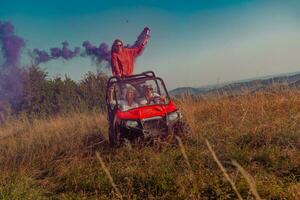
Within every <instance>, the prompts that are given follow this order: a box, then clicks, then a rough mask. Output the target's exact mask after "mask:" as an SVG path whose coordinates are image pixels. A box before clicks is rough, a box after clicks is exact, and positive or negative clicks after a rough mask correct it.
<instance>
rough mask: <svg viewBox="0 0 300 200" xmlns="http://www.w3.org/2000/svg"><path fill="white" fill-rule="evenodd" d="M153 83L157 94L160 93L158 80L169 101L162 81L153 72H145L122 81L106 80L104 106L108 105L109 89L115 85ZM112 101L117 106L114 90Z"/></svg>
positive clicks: (115, 77)
mask: <svg viewBox="0 0 300 200" xmlns="http://www.w3.org/2000/svg"><path fill="white" fill-rule="evenodd" d="M149 80H152V81H155V84H156V86H157V89H158V92H159V93H161V91H160V89H161V88H160V87H159V83H158V80H159V81H160V83H161V85H162V87H163V89H164V90H165V93H166V97H167V98H168V99H170V96H169V93H168V90H167V88H166V85H165V83H164V81H163V80H162V79H161V78H160V77H157V76H156V75H155V73H154V72H153V71H146V72H142V73H141V74H135V75H131V76H126V77H124V79H119V78H118V77H117V76H112V77H110V78H109V79H108V81H107V88H106V104H107V105H109V102H108V93H109V89H110V88H111V87H112V86H113V85H116V84H132V83H134V82H139V81H149ZM113 95H114V99H115V100H116V104H117V105H118V99H117V98H116V96H117V94H116V90H114V94H113Z"/></svg>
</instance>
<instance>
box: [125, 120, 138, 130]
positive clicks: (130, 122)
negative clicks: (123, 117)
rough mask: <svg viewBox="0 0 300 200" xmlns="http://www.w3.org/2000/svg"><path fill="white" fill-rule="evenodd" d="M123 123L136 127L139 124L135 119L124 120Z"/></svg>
mask: <svg viewBox="0 0 300 200" xmlns="http://www.w3.org/2000/svg"><path fill="white" fill-rule="evenodd" d="M125 125H126V126H128V127H133V128H135V127H137V126H138V125H139V124H138V122H137V121H134V120H128V121H126V122H125Z"/></svg>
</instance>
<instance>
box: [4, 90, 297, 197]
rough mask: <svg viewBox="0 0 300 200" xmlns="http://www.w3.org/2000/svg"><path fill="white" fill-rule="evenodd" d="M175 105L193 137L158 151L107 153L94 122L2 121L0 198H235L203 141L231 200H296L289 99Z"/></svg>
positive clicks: (261, 96)
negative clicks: (213, 153)
mask: <svg viewBox="0 0 300 200" xmlns="http://www.w3.org/2000/svg"><path fill="white" fill-rule="evenodd" d="M176 103H177V105H178V106H179V107H180V109H181V111H182V112H183V115H184V116H185V118H186V119H187V121H188V122H189V124H190V125H191V126H192V129H193V132H194V133H195V134H194V135H193V138H189V139H186V140H183V143H181V144H180V145H179V146H177V145H173V144H169V145H165V146H164V147H163V148H156V147H155V146H140V145H137V146H135V145H124V146H123V147H121V148H117V149H110V148H109V147H108V145H107V122H106V116H105V114H100V113H74V114H71V115H66V116H58V117H53V118H48V119H46V120H45V119H33V120H28V119H26V118H25V117H24V118H21V119H15V120H10V121H8V122H6V123H5V124H4V125H2V126H1V127H0V171H1V174H0V199H22V198H26V199H48V198H54V199H118V198H120V196H121V198H123V199H190V198H193V199H195V198H197V199H236V198H237V195H236V192H235V191H234V190H233V189H232V187H231V185H230V183H228V181H227V180H226V179H225V177H224V175H223V172H222V171H221V170H220V168H219V167H218V165H217V163H216V162H215V160H214V158H213V156H212V154H211V152H210V151H209V149H208V147H207V146H206V143H205V141H206V139H207V140H208V141H209V142H210V144H211V145H212V147H213V149H214V152H215V154H216V156H217V158H218V160H219V162H220V164H222V166H223V167H224V169H225V170H226V173H227V174H228V176H229V177H230V179H231V180H232V182H233V183H234V185H235V187H236V190H237V192H238V193H239V194H240V196H241V198H243V199H254V198H257V195H258V196H260V197H261V198H265V199H299V198H300V189H299V188H300V153H299V152H300V93H299V91H297V90H286V91H280V92H274V91H272V92H269V93H255V94H246V95H242V96H219V97H201V98H192V97H186V98H185V99H181V100H176ZM183 149H184V151H183ZM96 151H99V152H100V154H101V160H102V164H105V165H104V166H105V168H106V170H107V171H105V170H103V167H101V165H100V164H101V163H100V164H99V162H98V160H97V159H96V157H95V152H96ZM233 160H234V161H236V162H232V161H233ZM238 166H239V167H238ZM240 167H241V168H240ZM241 169H243V170H244V171H241ZM107 174H109V175H110V177H111V179H110V178H109V177H108V176H107ZM245 174H246V175H248V177H247V178H249V179H247V178H245ZM112 181H113V183H114V186H113V185H112V184H111V183H112ZM250 184H252V185H250ZM254 186H255V189H256V191H254V190H251V187H252V189H253V188H254ZM115 188H117V189H118V192H117V193H116V192H115V191H116V189H115ZM255 192H257V193H255Z"/></svg>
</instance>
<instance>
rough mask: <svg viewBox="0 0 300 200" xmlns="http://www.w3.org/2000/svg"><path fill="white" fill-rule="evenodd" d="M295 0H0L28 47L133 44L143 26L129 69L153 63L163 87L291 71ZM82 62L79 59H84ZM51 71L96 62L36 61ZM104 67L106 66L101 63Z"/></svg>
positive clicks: (294, 66)
mask: <svg viewBox="0 0 300 200" xmlns="http://www.w3.org/2000/svg"><path fill="white" fill-rule="evenodd" d="M83 8H84V9H83ZM298 8H300V2H297V1H289V2H285V3H283V2H280V1H248V0H245V1H242V0H234V1H221V2H218V3H217V2H207V1H190V3H189V4H185V3H184V1H179V2H176V3H174V2H173V3H172V2H171V1H163V2H162V1H120V2H119V1H110V2H104V1H95V0H92V1H90V2H89V3H87V2H85V1H80V0H75V1H73V2H72V5H70V2H63V3H61V2H58V1H57V0H52V1H45V2H39V1H34V0H30V1H27V2H18V3H16V2H14V1H6V0H4V2H2V5H1V8H0V21H10V22H11V23H12V24H13V25H14V26H15V34H16V35H18V36H20V37H22V38H24V39H25V41H26V47H25V48H24V49H23V54H22V60H21V61H22V65H26V64H29V63H30V60H29V58H28V56H27V51H28V50H32V49H34V48H40V49H43V50H49V49H50V48H52V47H61V42H63V41H68V42H69V43H70V49H73V48H74V47H76V46H80V47H81V45H82V42H83V41H85V40H89V41H92V43H93V44H95V45H97V46H98V45H99V44H100V43H101V42H105V43H107V44H108V45H109V46H110V45H111V43H112V42H113V40H114V39H115V38H121V39H122V40H123V41H124V43H125V44H133V42H134V41H135V40H136V37H137V36H138V34H139V33H140V32H141V31H142V29H143V28H144V27H145V26H149V27H150V29H151V38H150V43H149V44H148V46H147V47H146V49H145V51H144V53H143V55H141V56H140V57H139V58H138V59H137V62H136V66H135V72H136V73H139V72H142V71H147V70H153V71H154V72H155V73H156V74H158V75H159V76H160V77H162V78H163V79H164V81H165V82H166V85H167V87H168V89H169V90H172V89H174V88H177V87H201V86H205V85H212V84H217V83H226V82H235V81H238V80H246V79H252V78H254V77H264V76H272V75H277V74H285V73H295V72H297V71H299V62H300V57H299V56H298V55H297V53H298V52H299V51H300V35H299V34H298V33H299V30H300V26H299V25H300V14H299V13H298V12H297V10H299V9H298ZM83 66H84V67H83ZM40 67H41V68H42V69H45V70H47V71H48V72H49V75H50V76H51V77H52V76H57V75H60V76H64V75H65V74H67V75H68V76H70V77H71V78H72V79H75V80H79V79H80V78H81V77H82V76H83V75H84V74H85V73H87V72H88V71H92V72H95V71H96V70H97V67H96V66H95V64H94V63H93V62H91V61H90V59H88V58H74V59H72V60H70V61H64V60H55V61H50V62H48V63H45V64H40ZM106 72H108V74H109V75H110V70H106Z"/></svg>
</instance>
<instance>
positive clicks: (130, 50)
mask: <svg viewBox="0 0 300 200" xmlns="http://www.w3.org/2000/svg"><path fill="white" fill-rule="evenodd" d="M149 33H150V29H149V28H148V27H145V28H144V30H143V32H142V33H141V34H140V36H139V37H138V39H137V41H136V42H135V44H134V45H133V47H124V45H123V42H122V41H121V40H120V39H116V40H115V41H114V42H113V45H112V48H111V68H112V74H113V76H117V77H118V78H119V79H123V78H124V77H126V76H131V75H133V71H134V62H135V59H136V58H137V56H139V55H140V54H141V53H142V51H143V49H144V47H145V45H146V44H147V42H148V39H149Z"/></svg>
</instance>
